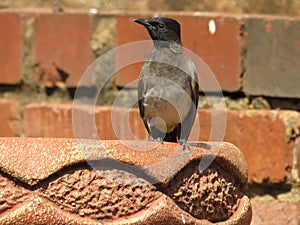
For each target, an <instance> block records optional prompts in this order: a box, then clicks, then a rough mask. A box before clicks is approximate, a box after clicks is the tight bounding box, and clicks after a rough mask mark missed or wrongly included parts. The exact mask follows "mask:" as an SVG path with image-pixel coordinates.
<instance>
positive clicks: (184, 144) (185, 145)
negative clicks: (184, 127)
mask: <svg viewBox="0 0 300 225" xmlns="http://www.w3.org/2000/svg"><path fill="white" fill-rule="evenodd" d="M179 144H180V145H182V150H185V149H186V148H187V149H188V150H190V146H191V145H190V144H189V143H187V141H186V140H185V139H179Z"/></svg>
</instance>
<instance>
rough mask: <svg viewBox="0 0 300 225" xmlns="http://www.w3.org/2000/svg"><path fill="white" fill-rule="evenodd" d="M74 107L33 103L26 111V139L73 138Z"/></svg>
mask: <svg viewBox="0 0 300 225" xmlns="http://www.w3.org/2000/svg"><path fill="white" fill-rule="evenodd" d="M71 109H72V105H71V104H54V103H53V104H47V103H32V104H29V105H27V106H26V108H25V111H24V134H25V136H26V137H53V138H54V137H64V138H67V137H73V130H72V120H71V119H72V110H71Z"/></svg>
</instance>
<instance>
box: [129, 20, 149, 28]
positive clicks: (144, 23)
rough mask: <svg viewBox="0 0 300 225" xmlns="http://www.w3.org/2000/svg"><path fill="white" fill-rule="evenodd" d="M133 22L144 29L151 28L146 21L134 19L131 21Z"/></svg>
mask: <svg viewBox="0 0 300 225" xmlns="http://www.w3.org/2000/svg"><path fill="white" fill-rule="evenodd" d="M133 22H136V23H139V24H141V25H143V26H144V27H146V28H150V27H151V24H150V23H149V21H148V20H144V19H135V20H133Z"/></svg>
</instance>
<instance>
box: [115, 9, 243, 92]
mask: <svg viewBox="0 0 300 225" xmlns="http://www.w3.org/2000/svg"><path fill="white" fill-rule="evenodd" d="M164 16H169V17H172V18H174V19H176V20H178V21H179V22H180V24H181V30H182V32H181V33H182V42H183V45H184V47H186V48H188V49H190V50H191V51H193V52H194V53H196V54H197V55H199V57H200V58H202V59H203V60H204V61H205V62H206V63H207V64H208V66H209V67H210V68H211V69H212V71H213V73H214V74H215V76H216V78H217V80H218V82H219V83H220V86H221V88H222V90H225V91H236V90H238V89H239V88H240V84H239V76H240V72H241V71H240V70H241V69H240V52H241V43H240V39H239V34H240V21H239V20H238V19H237V18H233V17H226V16H218V15H214V14H211V15H210V16H208V15H205V16H204V15H202V16H194V15H183V16H180V15H178V14H166V15H164ZM136 17H143V18H149V17H151V16H149V15H143V16H140V15H139V16H137V15H132V16H129V17H125V16H123V17H118V18H117V21H118V22H117V45H118V46H120V45H122V44H127V43H131V42H134V41H142V40H149V35H148V33H147V30H146V29H144V28H143V27H142V26H141V25H139V24H135V23H134V22H133V21H132V19H133V18H136ZM210 19H213V20H214V21H215V24H216V33H215V34H210V32H209V30H208V23H209V21H210ZM125 34H128V35H125ZM129 34H130V35H129ZM149 50H150V48H149V46H146V47H145V48H144V49H142V50H141V51H139V52H140V53H139V56H140V57H141V58H142V57H143V56H144V55H146V54H147V52H149ZM124 57H125V58H126V57H127V58H128V52H126V53H124V55H123V54H121V55H120V56H117V60H122V59H123V58H124ZM141 65H142V63H138V64H136V65H132V66H129V67H128V68H126V69H124V70H122V71H120V72H119V73H118V75H117V78H116V83H117V85H120V86H125V85H127V84H128V82H130V81H133V80H135V79H137V77H138V75H139V72H140V69H141ZM198 71H199V80H200V83H201V80H202V78H203V79H204V78H205V77H204V76H203V73H202V74H201V71H204V70H203V69H202V67H201V65H200V64H199V66H198ZM201 88H202V89H203V90H206V91H216V90H217V89H216V88H215V87H211V86H209V85H206V87H205V86H203V87H201Z"/></svg>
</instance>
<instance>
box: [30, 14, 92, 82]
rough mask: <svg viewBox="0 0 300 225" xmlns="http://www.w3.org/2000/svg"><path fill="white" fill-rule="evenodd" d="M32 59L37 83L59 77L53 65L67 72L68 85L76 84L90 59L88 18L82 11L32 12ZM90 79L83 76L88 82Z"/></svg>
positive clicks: (89, 19)
mask: <svg viewBox="0 0 300 225" xmlns="http://www.w3.org/2000/svg"><path fill="white" fill-rule="evenodd" d="M34 29H35V31H34V38H33V59H34V64H35V65H36V74H35V75H36V80H37V82H38V84H45V85H46V86H48V87H51V86H54V85H55V82H57V81H61V80H62V79H61V77H60V75H59V72H58V71H57V68H59V69H60V70H63V71H64V72H65V73H67V74H68V75H69V77H68V78H67V80H66V85H67V86H68V87H76V85H77V84H78V82H79V80H80V79H81V76H82V75H83V73H84V71H85V70H86V69H87V67H88V66H89V65H90V64H91V63H92V61H93V53H92V50H91V46H90V38H91V34H92V18H91V17H90V16H89V15H87V14H86V15H84V14H41V15H38V16H36V19H35V25H34ZM92 82H93V81H92V80H85V83H84V85H85V86H90V85H91V84H92Z"/></svg>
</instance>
